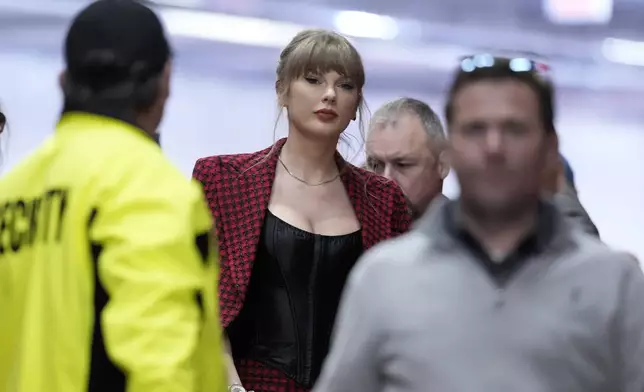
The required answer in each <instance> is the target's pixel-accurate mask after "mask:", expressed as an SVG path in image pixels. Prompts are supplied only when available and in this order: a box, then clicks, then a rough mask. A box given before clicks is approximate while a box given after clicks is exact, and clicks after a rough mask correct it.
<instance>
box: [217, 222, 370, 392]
mask: <svg viewBox="0 0 644 392" xmlns="http://www.w3.org/2000/svg"><path fill="white" fill-rule="evenodd" d="M362 251H363V249H362V236H361V234H360V231H357V232H355V233H352V234H347V235H341V236H323V235H317V234H313V233H309V232H306V231H303V230H301V229H298V228H296V227H294V226H291V225H289V224H288V223H286V222H284V221H282V220H280V219H279V218H277V217H276V216H275V215H273V214H272V213H271V212H270V211H268V212H267V215H266V219H265V222H264V228H263V231H262V236H261V239H260V244H259V246H258V251H257V257H256V259H255V264H254V267H253V273H252V277H251V280H250V283H249V288H248V292H247V296H246V301H245V302H244V308H243V309H242V311H241V312H240V314H239V316H238V317H237V319H236V320H235V321H234V322H233V323H232V324H231V325H230V327H229V329H228V334H229V337H230V341H231V346H232V349H233V357H234V358H235V359H252V360H257V361H260V362H263V363H265V364H267V365H269V366H271V367H273V368H276V369H279V370H281V371H283V372H284V373H285V374H286V375H287V376H288V377H290V378H292V379H294V380H295V381H296V382H297V383H299V384H300V385H303V386H306V387H309V388H310V387H312V385H313V384H314V383H315V381H316V379H317V378H318V376H319V374H320V370H321V367H322V362H323V361H324V359H325V357H326V355H327V352H328V350H329V341H330V338H331V331H332V329H333V324H334V321H335V316H336V311H337V308H338V304H339V302H340V296H341V294H342V289H343V288H344V284H345V282H346V279H347V275H348V274H349V271H350V270H351V268H352V267H353V265H354V264H355V262H356V261H357V259H358V257H360V255H361V254H362Z"/></svg>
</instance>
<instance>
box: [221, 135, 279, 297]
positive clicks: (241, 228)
mask: <svg viewBox="0 0 644 392" xmlns="http://www.w3.org/2000/svg"><path fill="white" fill-rule="evenodd" d="M285 141H286V140H285V139H281V140H279V141H277V142H276V143H275V145H274V147H272V148H269V149H266V150H263V151H261V152H259V153H257V154H254V155H253V156H252V157H251V158H250V159H248V161H247V162H245V164H244V165H243V167H240V175H238V176H236V177H237V180H236V183H235V184H234V185H233V187H232V188H233V189H234V190H235V195H233V197H231V199H232V200H235V209H234V212H233V213H232V216H233V219H231V222H232V224H233V226H232V227H230V228H226V230H228V231H229V232H230V238H231V239H232V241H231V242H230V243H231V245H233V249H229V253H230V260H235V261H238V263H239V264H238V265H236V266H234V268H233V273H232V278H233V280H234V282H235V283H236V285H237V287H238V288H239V289H240V291H241V292H242V293H245V292H246V289H247V286H248V283H249V281H250V276H251V273H252V270H253V265H254V262H255V256H256V254H257V246H258V245H259V241H260V237H261V233H262V227H263V225H264V218H265V217H266V210H267V209H268V202H269V201H270V198H271V191H272V188H273V180H274V179H275V167H276V165H277V158H278V156H279V151H280V150H281V148H282V145H283V144H284V142H285ZM265 154H269V156H268V157H265Z"/></svg>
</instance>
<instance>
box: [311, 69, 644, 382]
mask: <svg viewBox="0 0 644 392" xmlns="http://www.w3.org/2000/svg"><path fill="white" fill-rule="evenodd" d="M519 65H522V67H519ZM446 118H447V124H448V134H449V136H450V147H449V152H450V157H451V163H452V168H453V170H454V171H455V172H456V174H457V176H458V180H459V183H460V187H461V196H460V198H459V199H458V200H455V201H451V202H448V203H446V204H445V205H444V206H442V207H441V208H440V209H439V210H438V211H437V212H436V213H435V214H432V218H431V219H427V220H423V221H421V222H419V226H418V227H417V229H416V230H414V231H412V232H410V233H408V234H406V235H404V236H401V237H399V238H398V239H395V240H393V241H390V242H387V243H382V244H380V245H378V246H376V247H374V248H372V249H371V250H370V251H369V252H368V253H367V254H366V255H365V256H363V259H362V260H361V261H360V262H359V263H358V265H357V266H356V267H355V268H354V270H353V273H352V275H351V277H350V279H349V283H348V285H347V286H346V289H345V290H346V291H345V296H344V298H343V302H342V305H341V309H340V314H339V317H338V319H337V326H336V331H335V338H334V343H333V347H332V350H331V352H330V354H329V356H328V358H327V362H326V364H325V367H324V370H323V372H322V375H321V377H320V380H319V382H318V385H317V387H316V389H315V391H316V392H350V391H356V390H361V391H387V392H398V391H400V392H402V391H405V392H410V391H411V392H416V391H417V392H426V391H479V392H499V391H513V392H514V391H526V392H527V391H539V392H562V391H566V392H606V391H611V392H642V391H644V371H643V368H642V364H644V306H642V303H641V301H642V300H644V275H643V274H642V271H641V269H640V267H639V265H638V263H637V261H636V260H635V259H634V258H633V257H631V256H630V255H628V254H624V253H619V252H616V251H614V250H612V249H610V248H608V247H607V246H606V245H604V244H602V243H601V242H600V241H599V240H597V239H596V238H595V237H592V236H589V235H586V234H584V233H583V232H582V231H581V230H577V229H573V227H572V224H571V223H570V222H569V221H568V220H566V219H564V217H563V215H562V214H561V212H560V211H559V210H557V209H556V208H555V207H554V206H553V205H552V204H550V203H549V202H547V201H544V199H542V197H541V193H542V184H541V173H542V172H543V170H544V169H545V167H546V164H547V162H548V161H549V160H552V159H555V158H556V157H557V154H558V142H557V135H556V133H555V129H554V125H553V124H554V113H553V91H552V88H551V85H550V84H549V83H547V82H546V81H545V80H544V79H543V78H542V76H541V74H540V68H539V67H538V66H537V64H535V63H534V62H532V61H529V60H527V59H522V60H520V61H518V62H517V61H514V60H512V59H507V58H495V57H492V56H487V57H483V58H477V57H476V56H473V57H472V58H468V59H466V60H464V63H463V66H462V68H461V69H460V70H458V72H457V74H456V77H455V80H454V81H453V83H452V86H451V89H450V93H449V97H448V103H447V107H446Z"/></svg>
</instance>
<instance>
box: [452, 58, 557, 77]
mask: <svg viewBox="0 0 644 392" xmlns="http://www.w3.org/2000/svg"><path fill="white" fill-rule="evenodd" d="M459 66H460V71H461V72H465V73H470V72H475V71H476V70H480V69H483V68H504V69H507V70H509V71H512V72H516V73H530V74H533V75H535V76H538V77H539V78H541V79H544V80H549V79H550V78H549V72H550V66H549V65H548V64H546V63H544V62H541V61H537V60H534V59H531V58H530V57H528V56H516V57H500V56H493V55H491V54H487V53H482V54H475V55H471V56H465V57H462V58H461V61H460V65H459Z"/></svg>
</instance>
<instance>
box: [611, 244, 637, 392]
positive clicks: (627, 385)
mask: <svg viewBox="0 0 644 392" xmlns="http://www.w3.org/2000/svg"><path fill="white" fill-rule="evenodd" d="M623 257H624V258H628V259H629V260H626V263H627V265H628V268H627V269H626V272H625V274H624V277H623V281H622V284H621V285H620V287H621V288H622V292H621V294H622V295H621V298H620V304H619V305H620V308H619V310H618V312H617V313H616V314H617V317H618V318H617V321H616V323H615V325H616V329H615V337H614V340H613V341H615V342H619V343H618V344H619V346H618V348H617V350H616V351H617V352H619V354H620V357H619V358H618V360H617V363H616V364H615V368H616V369H617V370H618V371H619V372H621V374H620V376H619V379H620V381H621V382H620V384H621V386H622V387H621V388H619V390H620V391H621V392H642V391H644V371H642V370H643V367H644V307H643V306H642V298H644V274H642V269H641V267H640V265H639V262H638V261H637V260H636V259H635V258H634V257H631V256H630V255H623Z"/></svg>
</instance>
